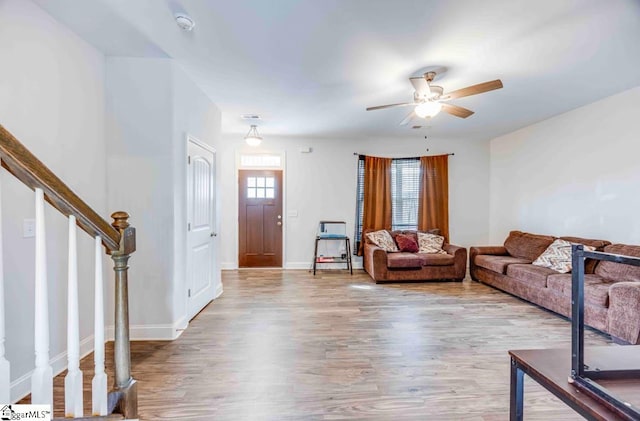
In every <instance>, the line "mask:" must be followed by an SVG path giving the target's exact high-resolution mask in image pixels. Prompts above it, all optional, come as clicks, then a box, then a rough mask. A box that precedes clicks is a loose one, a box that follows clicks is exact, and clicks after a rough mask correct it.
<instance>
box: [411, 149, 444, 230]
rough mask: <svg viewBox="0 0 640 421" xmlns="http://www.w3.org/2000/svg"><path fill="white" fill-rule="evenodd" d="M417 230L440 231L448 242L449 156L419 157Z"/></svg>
mask: <svg viewBox="0 0 640 421" xmlns="http://www.w3.org/2000/svg"><path fill="white" fill-rule="evenodd" d="M420 193H421V197H420V198H419V199H418V202H419V204H418V229H419V230H422V231H426V230H430V229H433V228H438V229H440V235H442V236H444V238H445V242H449V156H448V155H438V156H422V157H420Z"/></svg>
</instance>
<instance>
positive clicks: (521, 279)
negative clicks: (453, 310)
mask: <svg viewBox="0 0 640 421" xmlns="http://www.w3.org/2000/svg"><path fill="white" fill-rule="evenodd" d="M556 238H561V239H563V240H566V241H569V242H571V243H578V244H584V245H586V246H592V247H595V248H596V251H604V252H607V253H613V254H622V255H627V256H635V257H640V246H629V245H624V244H611V242H609V241H606V240H591V239H585V238H577V237H552V236H548V235H536V234H530V233H525V232H521V231H511V233H510V234H509V237H508V238H507V239H506V240H505V242H504V245H503V246H499V247H471V248H470V249H469V268H470V272H471V278H472V279H473V280H475V281H481V282H483V283H486V284H489V285H491V286H493V287H496V288H498V289H501V290H503V291H506V292H508V293H510V294H513V295H515V296H518V297H520V298H523V299H525V300H527V301H531V302H533V303H535V304H538V305H540V306H542V307H544V308H547V309H549V310H551V311H554V312H556V313H559V314H562V315H564V316H566V317H571V285H572V284H571V273H565V274H561V273H558V272H556V271H554V270H552V269H548V268H545V267H540V266H535V265H532V264H531V263H532V262H533V261H534V260H535V259H536V258H537V257H538V256H539V255H540V254H542V253H543V252H544V251H545V250H546V248H547V247H548V246H549V245H550V244H551V243H552V242H553V241H554V240H555V239H556ZM584 284H585V287H584V291H585V302H584V309H585V323H586V324H587V325H589V326H591V327H594V328H596V329H598V330H600V331H603V332H606V333H609V334H610V335H611V336H612V337H613V338H614V339H620V340H622V341H624V342H628V343H631V344H640V268H638V267H634V266H629V265H623V264H620V263H613V262H604V261H596V260H591V259H587V260H586V262H585V277H584Z"/></svg>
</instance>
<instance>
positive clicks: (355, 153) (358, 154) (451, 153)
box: [353, 149, 455, 159]
mask: <svg viewBox="0 0 640 421" xmlns="http://www.w3.org/2000/svg"><path fill="white" fill-rule="evenodd" d="M427 152H429V149H427ZM353 154H354V155H357V156H367V155H363V154H361V153H358V152H354V153H353ZM440 155H449V156H453V155H455V153H453V152H449V153H441V154H440ZM429 156H438V155H429ZM411 158H419V157H415V156H412V157H411ZM394 159H407V158H394Z"/></svg>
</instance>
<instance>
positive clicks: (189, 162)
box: [187, 155, 191, 164]
mask: <svg viewBox="0 0 640 421" xmlns="http://www.w3.org/2000/svg"><path fill="white" fill-rule="evenodd" d="M187 164H191V155H188V156H187Z"/></svg>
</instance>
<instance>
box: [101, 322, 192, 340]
mask: <svg viewBox="0 0 640 421" xmlns="http://www.w3.org/2000/svg"><path fill="white" fill-rule="evenodd" d="M182 325H185V323H184V320H183V319H180V320H178V321H177V322H176V323H173V324H163V325H130V326H129V340H131V341H173V340H174V339H176V338H177V337H178V336H180V335H181V334H182V331H183V330H184V329H185V328H186V325H185V327H182ZM106 333H107V335H106V336H107V338H108V339H107V340H109V341H113V340H114V338H115V335H114V327H113V326H108V327H107V331H106Z"/></svg>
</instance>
